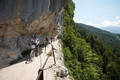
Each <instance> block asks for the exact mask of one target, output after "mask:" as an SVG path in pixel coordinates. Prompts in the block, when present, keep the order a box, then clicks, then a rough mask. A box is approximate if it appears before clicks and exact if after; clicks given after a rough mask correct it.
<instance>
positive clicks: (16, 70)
mask: <svg viewBox="0 0 120 80" xmlns="http://www.w3.org/2000/svg"><path fill="white" fill-rule="evenodd" d="M52 44H53V46H54V48H55V58H56V63H57V64H56V65H62V66H64V62H63V60H61V58H63V54H62V49H61V45H60V43H59V40H56V41H54V42H52ZM51 49H52V47H51V44H49V45H47V47H46V52H45V48H42V49H41V50H42V53H41V54H40V55H39V56H38V57H35V58H33V61H32V62H31V63H28V64H25V63H26V61H23V62H20V63H16V64H14V65H11V66H8V67H5V68H2V69H0V80H36V78H37V76H38V70H39V69H40V68H42V66H43V64H44V62H45V60H46V59H47V57H48V53H49V52H50V51H51ZM53 64H54V58H53V56H50V57H49V59H48V61H47V64H46V65H45V69H46V70H43V78H44V80H56V71H55V68H57V67H56V65H53ZM65 80H66V79H65Z"/></svg>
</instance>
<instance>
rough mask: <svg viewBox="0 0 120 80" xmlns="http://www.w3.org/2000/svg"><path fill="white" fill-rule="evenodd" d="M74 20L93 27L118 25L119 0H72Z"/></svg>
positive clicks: (119, 23)
mask: <svg viewBox="0 0 120 80" xmlns="http://www.w3.org/2000/svg"><path fill="white" fill-rule="evenodd" d="M73 2H74V3H75V11H74V21H75V22H78V23H84V24H88V25H92V26H95V27H99V28H100V27H106V26H116V27H120V0H73Z"/></svg>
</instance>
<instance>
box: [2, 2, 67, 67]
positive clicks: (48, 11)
mask: <svg viewBox="0 0 120 80" xmlns="http://www.w3.org/2000/svg"><path fill="white" fill-rule="evenodd" d="M65 2H66V0H0V68H1V67H4V66H5V65H8V63H9V62H10V61H11V60H13V59H15V58H17V57H18V56H21V52H22V51H23V50H25V49H27V48H29V45H28V41H29V40H30V38H31V35H32V34H34V33H36V34H37V36H38V37H39V38H40V41H41V43H43V41H44V39H45V37H46V36H48V37H50V36H56V35H57V33H58V28H59V27H61V26H62V7H63V3H65Z"/></svg>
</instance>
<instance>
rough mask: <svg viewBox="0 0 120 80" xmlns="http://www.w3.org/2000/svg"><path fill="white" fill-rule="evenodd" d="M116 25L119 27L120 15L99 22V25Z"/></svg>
mask: <svg viewBox="0 0 120 80" xmlns="http://www.w3.org/2000/svg"><path fill="white" fill-rule="evenodd" d="M106 26H116V27H120V16H116V17H115V20H114V21H109V20H105V21H103V22H102V23H101V27H106Z"/></svg>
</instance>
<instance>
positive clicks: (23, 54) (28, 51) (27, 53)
mask: <svg viewBox="0 0 120 80" xmlns="http://www.w3.org/2000/svg"><path fill="white" fill-rule="evenodd" d="M30 52H31V49H25V50H23V51H22V53H21V55H22V56H23V57H25V56H28V55H30Z"/></svg>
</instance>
